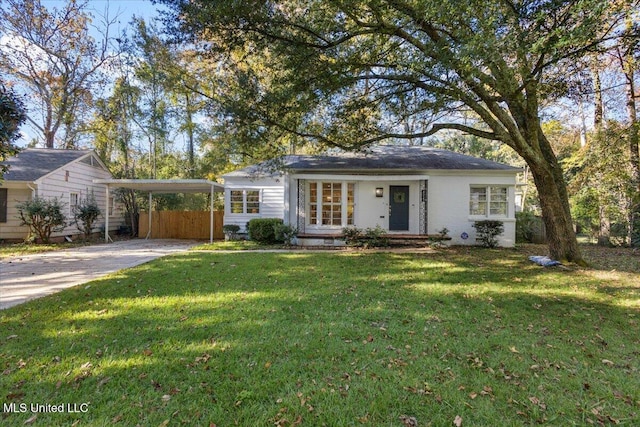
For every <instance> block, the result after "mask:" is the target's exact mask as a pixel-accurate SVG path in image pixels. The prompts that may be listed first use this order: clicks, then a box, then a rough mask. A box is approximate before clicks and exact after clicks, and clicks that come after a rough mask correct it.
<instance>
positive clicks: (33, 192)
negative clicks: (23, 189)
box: [27, 182, 38, 199]
mask: <svg viewBox="0 0 640 427" xmlns="http://www.w3.org/2000/svg"><path fill="white" fill-rule="evenodd" d="M33 185H35V186H36V187H37V186H38V184H36V183H35V182H34V183H33ZM27 187H28V188H29V190H31V198H32V199H33V198H34V197H38V189H37V188H33V187H32V186H31V184H27Z"/></svg>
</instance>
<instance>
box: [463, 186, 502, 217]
mask: <svg viewBox="0 0 640 427" xmlns="http://www.w3.org/2000/svg"><path fill="white" fill-rule="evenodd" d="M508 194H509V191H508V187H504V186H473V187H471V192H470V199H469V215H473V216H485V217H506V216H507V215H508V213H509V209H508V206H509V204H508V201H509V197H508Z"/></svg>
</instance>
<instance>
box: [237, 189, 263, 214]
mask: <svg viewBox="0 0 640 427" xmlns="http://www.w3.org/2000/svg"><path fill="white" fill-rule="evenodd" d="M229 210H230V212H231V213H232V214H254V215H255V214H259V213H260V190H231V193H230V195H229Z"/></svg>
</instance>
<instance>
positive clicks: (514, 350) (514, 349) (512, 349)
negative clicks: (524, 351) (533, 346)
mask: <svg viewBox="0 0 640 427" xmlns="http://www.w3.org/2000/svg"><path fill="white" fill-rule="evenodd" d="M509 351H511V353H520V352H519V351H518V349H517V348H515V347H513V346H512V347H509Z"/></svg>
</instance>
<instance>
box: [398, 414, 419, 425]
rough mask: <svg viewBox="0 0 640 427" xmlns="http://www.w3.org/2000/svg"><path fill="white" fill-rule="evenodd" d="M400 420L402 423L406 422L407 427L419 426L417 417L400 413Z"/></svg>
mask: <svg viewBox="0 0 640 427" xmlns="http://www.w3.org/2000/svg"><path fill="white" fill-rule="evenodd" d="M400 421H402V424H404V426H405V427H417V426H418V420H417V419H416V417H410V416H407V415H400Z"/></svg>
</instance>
